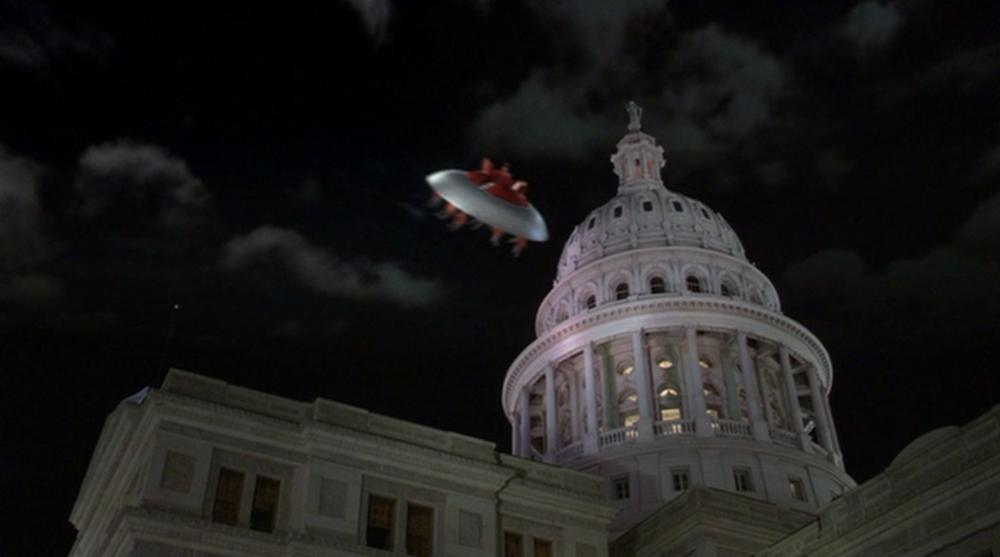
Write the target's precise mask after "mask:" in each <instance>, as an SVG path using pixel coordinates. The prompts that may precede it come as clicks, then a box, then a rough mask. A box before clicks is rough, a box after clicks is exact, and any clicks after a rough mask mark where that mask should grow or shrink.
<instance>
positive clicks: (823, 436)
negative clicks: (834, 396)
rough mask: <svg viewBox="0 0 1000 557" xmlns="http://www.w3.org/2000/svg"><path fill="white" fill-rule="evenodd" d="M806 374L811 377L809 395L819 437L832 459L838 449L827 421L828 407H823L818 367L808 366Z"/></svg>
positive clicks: (824, 402)
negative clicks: (817, 373)
mask: <svg viewBox="0 0 1000 557" xmlns="http://www.w3.org/2000/svg"><path fill="white" fill-rule="evenodd" d="M806 375H807V376H808V377H809V397H810V399H812V407H813V414H814V416H815V418H816V431H817V433H818V435H817V437H819V443H820V445H822V446H823V448H824V449H826V452H827V453H829V455H830V460H831V461H832V460H833V457H834V455H835V454H836V452H837V451H836V450H835V448H834V446H833V438H832V437H831V436H830V424H829V423H828V422H827V421H826V409H825V408H823V406H824V405H825V404H826V401H824V400H823V395H822V393H821V389H820V386H819V378H818V377H816V368H815V367H814V366H813V365H812V364H809V367H807V368H806Z"/></svg>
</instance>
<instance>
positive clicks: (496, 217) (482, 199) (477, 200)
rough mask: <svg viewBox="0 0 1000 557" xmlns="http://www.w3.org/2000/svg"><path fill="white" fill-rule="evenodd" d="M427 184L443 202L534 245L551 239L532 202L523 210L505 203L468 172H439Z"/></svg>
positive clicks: (520, 207) (429, 178) (430, 176)
mask: <svg viewBox="0 0 1000 557" xmlns="http://www.w3.org/2000/svg"><path fill="white" fill-rule="evenodd" d="M427 183H428V184H429V185H430V187H431V189H432V190H434V192H435V193H437V194H438V195H439V196H441V198H442V199H444V200H445V201H447V202H448V203H451V204H452V205H454V206H455V207H457V208H458V209H459V210H461V211H462V212H464V213H466V214H468V215H470V216H472V217H474V218H476V219H477V220H479V221H482V222H483V223H485V224H488V225H490V226H492V227H494V228H499V229H501V230H503V231H505V232H507V233H508V234H512V235H514V236H517V237H519V238H524V239H526V240H531V241H532V242H545V241H547V240H548V239H549V230H548V228H547V227H546V226H545V219H543V218H542V215H541V214H540V213H539V212H538V211H537V210H535V208H534V207H532V206H531V204H530V203H528V204H527V205H525V206H523V207H522V206H519V205H515V204H513V203H510V202H508V201H505V200H504V199H501V198H500V197H497V196H496V195H493V194H491V193H489V192H488V191H486V189H484V188H483V187H482V186H479V185H477V184H475V183H474V182H473V181H472V180H470V179H469V175H468V172H466V171H464V170H441V171H439V172H435V173H433V174H430V175H428V176H427Z"/></svg>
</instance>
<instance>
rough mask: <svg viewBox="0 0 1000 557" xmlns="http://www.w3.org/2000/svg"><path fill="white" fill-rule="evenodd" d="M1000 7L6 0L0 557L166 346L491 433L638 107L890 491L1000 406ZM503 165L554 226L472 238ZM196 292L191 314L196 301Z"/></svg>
mask: <svg viewBox="0 0 1000 557" xmlns="http://www.w3.org/2000/svg"><path fill="white" fill-rule="evenodd" d="M998 20H1000V10H998V8H997V5H996V3H995V2H961V3H956V2H946V1H944V0H912V1H902V0H900V1H888V2H882V1H862V2H812V1H810V2H740V1H733V2H700V1H699V2H693V1H692V2H670V3H666V2H662V1H652V0H635V1H614V2H612V1H602V0H592V1H586V0H563V1H556V0H550V1H535V0H524V1H500V0H494V1H490V0H478V1H476V0H464V1H463V0H452V1H447V0H441V1H436V2H412V1H411V2H404V1H402V0H397V1H392V0H334V1H328V2H324V3H316V4H315V5H312V6H292V5H281V6H278V5H276V4H275V5H271V6H269V7H267V8H263V7H262V8H250V4H248V3H241V4H234V5H233V6H231V7H228V8H227V7H223V6H221V5H217V4H216V3H205V2H184V1H176V0H174V1H170V2H164V1H158V0H155V1H149V2H106V1H95V2H87V3H67V5H61V4H57V3H51V2H41V1H39V2H34V1H22V0H0V370H2V371H0V373H2V376H0V377H2V383H0V413H2V414H0V493H3V494H5V505H4V507H5V513H4V514H5V518H4V520H3V521H0V523H2V527H0V528H2V531H0V554H2V555H4V556H7V555H14V556H20V555H66V554H67V553H68V552H69V548H70V546H71V544H72V541H73V538H74V530H73V528H72V527H71V526H70V525H69V523H68V516H69V513H70V508H71V506H72V503H73V500H74V498H75V496H76V492H77V489H78V487H79V485H80V482H81V481H82V479H83V475H84V471H85V469H86V466H87V463H88V461H89V458H90V455H91V451H92V450H93V447H94V445H95V443H96V441H97V438H98V435H99V433H100V428H101V425H102V423H103V420H104V417H105V416H106V415H107V414H108V413H110V412H111V411H112V410H113V409H114V407H115V406H116V404H118V402H119V401H121V400H122V399H123V398H125V397H127V396H129V395H130V394H132V393H134V392H136V391H138V390H140V389H141V388H142V387H144V386H146V385H158V384H159V383H160V382H161V381H162V379H163V376H164V374H165V372H166V369H167V368H168V367H170V366H174V367H179V368H183V369H188V370H191V371H195V372H198V373H202V374H206V375H210V376H213V377H218V378H221V379H224V380H227V381H232V382H235V383H238V384H241V385H244V386H247V387H251V388H256V389H260V390H264V391H267V392H271V393H276V394H279V395H282V396H286V397H291V398H295V399H301V400H312V399H313V398H316V397H324V398H329V399H334V400H339V401H343V402H347V403H350V404H355V405H358V406H362V407H365V408H368V409H370V410H372V411H374V412H379V413H384V414H388V415H391V416H395V417H399V418H403V419H407V420H411V421H415V422H419V423H422V424H426V425H430V426H433V427H437V428H442V429H449V430H454V431H458V432H461V433H465V434H470V435H474V436H477V437H481V438H484V439H488V440H493V441H496V442H497V444H498V447H499V448H500V449H502V450H505V451H506V450H509V444H510V441H509V439H510V434H509V429H508V427H507V424H506V421H505V420H504V418H503V416H502V413H501V409H500V401H499V397H500V385H501V382H502V380H503V376H504V373H505V371H506V369H507V366H508V365H509V364H510V363H511V362H512V361H513V359H514V358H515V357H516V356H517V355H518V353H519V352H520V351H521V350H522V349H523V348H524V347H525V346H527V345H528V344H529V343H530V342H531V341H532V340H533V339H534V336H535V335H534V316H535V311H536V309H537V307H538V304H539V303H540V302H541V300H542V298H543V297H544V296H545V294H546V293H547V292H548V289H549V288H550V287H551V285H552V281H553V279H554V277H555V268H556V261H557V259H558V256H559V253H560V250H561V248H562V243H563V242H564V241H565V240H566V239H567V238H568V237H569V234H570V232H571V231H572V229H573V227H574V226H575V225H577V224H578V223H579V222H581V221H582V220H583V218H584V217H585V215H586V214H587V213H588V212H589V211H590V210H591V209H592V208H594V207H596V206H598V205H600V204H602V203H604V202H605V201H607V200H608V199H609V198H611V197H612V196H613V195H614V193H615V190H616V186H617V179H616V177H615V176H614V175H613V173H612V171H611V165H610V163H609V162H608V157H609V156H610V154H611V153H612V152H613V151H614V146H615V143H616V141H617V140H618V139H619V138H620V137H621V136H622V135H623V134H624V133H625V131H626V124H627V116H626V113H625V111H624V108H623V106H624V103H625V102H627V101H628V100H630V99H634V100H636V101H637V102H638V103H639V104H641V105H642V106H643V107H644V108H645V112H644V118H643V130H644V131H646V132H648V133H650V134H652V135H653V136H655V137H656V138H657V139H658V141H659V142H660V143H661V144H662V145H663V146H664V148H665V154H666V157H667V166H666V167H665V168H664V178H665V180H666V182H667V186H668V188H670V189H673V190H676V191H678V192H681V193H683V194H686V195H689V196H692V197H694V198H696V199H699V200H702V201H704V202H705V203H707V204H708V205H709V206H710V207H712V208H713V209H715V210H717V211H719V212H721V213H722V214H724V215H725V217H726V219H727V220H728V221H729V223H730V224H731V225H732V226H733V228H734V229H735V230H736V231H737V233H738V234H739V235H740V237H741V239H742V241H743V244H744V246H745V247H746V250H747V254H748V257H749V258H750V260H751V261H753V262H754V263H755V264H756V265H757V266H758V267H759V268H760V269H762V270H763V271H764V272H765V273H766V274H767V275H768V276H769V277H770V278H771V279H772V280H773V281H774V283H775V285H776V286H777V288H778V292H779V294H780V295H781V297H782V303H783V310H784V312H785V313H786V314H787V315H789V316H790V317H792V318H794V319H796V320H798V321H800V322H801V323H803V324H804V325H806V326H807V327H808V328H809V329H811V330H812V331H813V332H814V333H815V334H816V335H817V336H818V337H819V338H820V339H821V340H822V341H823V342H824V343H825V345H826V347H827V349H828V350H829V352H830V354H831V357H832V359H833V365H834V377H835V379H834V388H833V395H832V410H833V413H834V417H835V420H836V423H837V426H838V430H839V432H840V438H841V443H842V445H843V450H844V453H845V460H846V464H847V467H848V471H849V472H850V473H852V474H853V476H854V477H855V479H857V480H858V481H863V480H866V479H868V478H870V477H871V476H872V475H874V474H876V473H878V472H879V471H880V470H882V469H884V468H885V467H886V466H887V465H888V464H889V462H890V460H891V459H892V457H893V456H894V455H895V454H896V453H897V452H898V451H899V450H900V449H901V448H902V447H903V446H905V445H906V444H907V443H908V442H909V441H910V440H912V439H913V438H914V437H916V436H917V435H919V434H921V433H923V432H925V431H927V430H929V429H932V428H935V427H940V426H944V425H949V424H961V423H964V422H966V421H968V420H970V419H972V418H974V417H976V416H978V415H980V414H982V413H983V412H985V411H986V410H988V409H989V408H990V407H991V406H992V405H994V404H996V403H997V402H998V401H1000V380H998V379H997V376H998V370H1000V367H998V366H997V363H996V359H995V358H996V354H997V346H1000V317H998V316H1000V27H998V25H997V21H998ZM482 156H490V157H492V158H493V159H495V160H497V161H506V162H509V163H510V164H511V166H512V170H513V172H514V175H515V176H516V177H518V178H523V179H525V180H527V181H529V182H530V184H531V200H532V203H533V204H534V205H535V206H536V207H537V208H538V209H539V210H540V211H541V212H542V213H543V214H544V215H545V216H546V219H547V221H548V224H549V229H550V232H551V233H552V236H553V240H552V241H550V242H548V243H547V244H533V245H532V246H530V247H529V249H528V250H527V251H526V252H525V253H524V254H523V255H522V256H521V257H520V258H517V259H515V258H513V257H511V256H510V254H509V253H508V251H507V250H506V249H503V248H494V247H492V246H491V245H490V244H489V242H488V232H486V231H484V230H478V231H468V230H467V231H459V232H454V233H453V232H449V231H448V230H447V229H446V227H445V226H444V224H443V223H442V221H439V220H437V219H435V218H434V217H433V215H432V214H431V213H430V211H429V210H428V209H427V208H426V207H425V202H426V201H427V197H428V188H427V186H426V183H425V182H424V176H425V175H427V174H428V173H430V172H433V171H435V170H439V169H442V168H471V167H474V166H476V165H477V164H478V161H479V159H480V157H482ZM175 305H176V306H178V308H179V309H174V307H175Z"/></svg>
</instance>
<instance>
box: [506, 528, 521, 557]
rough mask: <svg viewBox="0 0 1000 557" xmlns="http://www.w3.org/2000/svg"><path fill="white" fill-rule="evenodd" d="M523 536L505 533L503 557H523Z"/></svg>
mask: <svg viewBox="0 0 1000 557" xmlns="http://www.w3.org/2000/svg"><path fill="white" fill-rule="evenodd" d="M522 555H523V550H522V549H521V534H515V533H513V532H504V533H503V557H522Z"/></svg>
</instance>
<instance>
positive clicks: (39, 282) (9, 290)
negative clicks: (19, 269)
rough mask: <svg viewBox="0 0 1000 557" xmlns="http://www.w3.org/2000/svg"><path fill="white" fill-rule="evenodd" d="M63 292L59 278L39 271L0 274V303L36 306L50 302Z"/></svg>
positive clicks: (56, 299) (57, 298) (54, 300)
mask: <svg viewBox="0 0 1000 557" xmlns="http://www.w3.org/2000/svg"><path fill="white" fill-rule="evenodd" d="M62 294H63V284H62V281H60V280H59V279H57V278H55V277H52V276H49V275H45V274H39V273H31V274H23V275H13V276H11V277H9V278H6V279H4V278H3V277H2V276H0V304H3V305H15V306H23V307H28V308H32V307H38V306H44V305H49V304H52V303H54V302H56V301H58V300H59V298H60V297H62Z"/></svg>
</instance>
